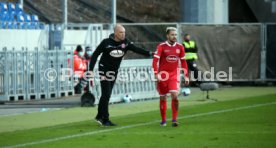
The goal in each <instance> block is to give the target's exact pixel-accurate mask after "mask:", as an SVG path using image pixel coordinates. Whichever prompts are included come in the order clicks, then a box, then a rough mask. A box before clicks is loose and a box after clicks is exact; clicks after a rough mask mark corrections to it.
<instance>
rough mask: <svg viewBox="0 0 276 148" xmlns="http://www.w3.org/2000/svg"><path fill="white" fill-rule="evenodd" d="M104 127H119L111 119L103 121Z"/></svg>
mask: <svg viewBox="0 0 276 148" xmlns="http://www.w3.org/2000/svg"><path fill="white" fill-rule="evenodd" d="M102 125H103V126H117V125H116V124H115V123H113V122H111V121H110V120H109V119H108V120H105V121H103V124H102Z"/></svg>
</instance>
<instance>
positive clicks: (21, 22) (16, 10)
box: [0, 2, 45, 29]
mask: <svg viewBox="0 0 276 148" xmlns="http://www.w3.org/2000/svg"><path fill="white" fill-rule="evenodd" d="M0 28H2V29H44V28H45V26H44V24H43V23H41V22H39V17H38V16H37V15H34V14H32V15H31V14H28V13H25V12H24V10H23V7H22V5H21V4H20V3H5V2H0Z"/></svg>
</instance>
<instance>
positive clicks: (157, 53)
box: [152, 45, 162, 80]
mask: <svg viewBox="0 0 276 148" xmlns="http://www.w3.org/2000/svg"><path fill="white" fill-rule="evenodd" d="M161 55H162V47H161V46H160V45H159V46H157V49H156V51H155V52H154V56H153V60H152V67H153V72H154V76H155V78H156V79H157V80H158V73H159V67H158V62H159V59H160V57H161Z"/></svg>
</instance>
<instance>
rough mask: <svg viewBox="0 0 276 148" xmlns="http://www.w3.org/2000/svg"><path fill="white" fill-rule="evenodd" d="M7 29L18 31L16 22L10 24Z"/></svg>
mask: <svg viewBox="0 0 276 148" xmlns="http://www.w3.org/2000/svg"><path fill="white" fill-rule="evenodd" d="M6 28H7V29H17V24H16V22H8V23H7V27H6Z"/></svg>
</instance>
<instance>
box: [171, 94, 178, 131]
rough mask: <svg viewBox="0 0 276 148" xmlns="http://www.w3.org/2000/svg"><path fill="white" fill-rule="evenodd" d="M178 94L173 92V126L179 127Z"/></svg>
mask: <svg viewBox="0 0 276 148" xmlns="http://www.w3.org/2000/svg"><path fill="white" fill-rule="evenodd" d="M177 95H178V92H172V93H171V97H172V102H171V106H172V126H178V122H177V117H178V108H179V101H178V97H177Z"/></svg>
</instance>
